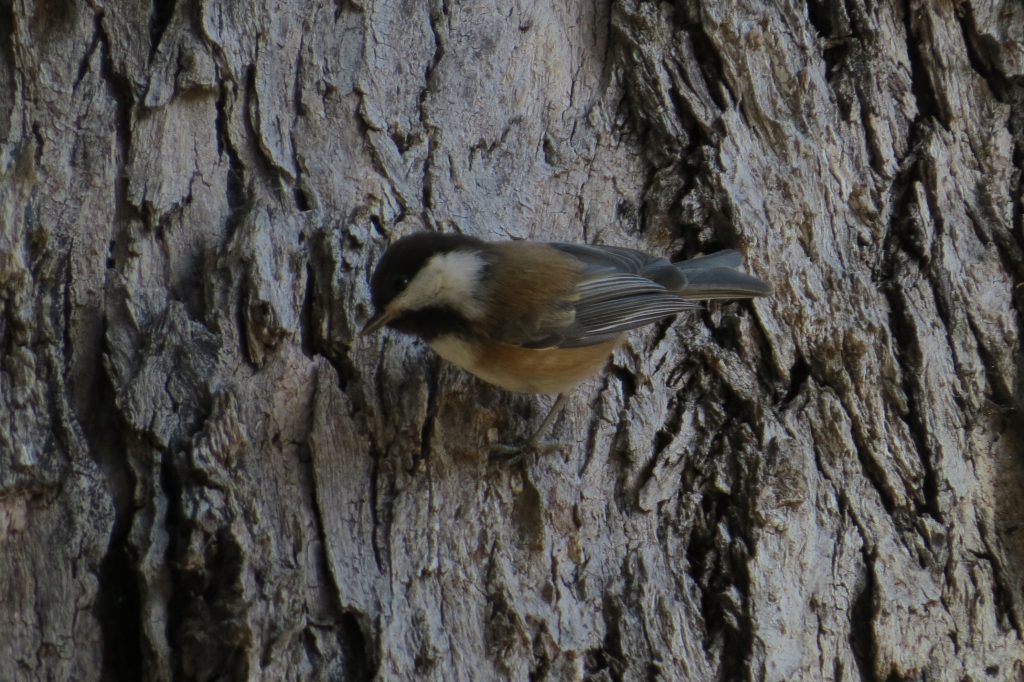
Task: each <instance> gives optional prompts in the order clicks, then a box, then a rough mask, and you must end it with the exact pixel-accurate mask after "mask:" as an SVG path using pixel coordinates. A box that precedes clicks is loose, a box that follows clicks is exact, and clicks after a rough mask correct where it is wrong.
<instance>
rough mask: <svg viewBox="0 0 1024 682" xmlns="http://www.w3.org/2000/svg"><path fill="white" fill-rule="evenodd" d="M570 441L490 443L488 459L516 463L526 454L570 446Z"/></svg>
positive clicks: (542, 452)
mask: <svg viewBox="0 0 1024 682" xmlns="http://www.w3.org/2000/svg"><path fill="white" fill-rule="evenodd" d="M571 445H572V444H571V443H565V442H561V441H552V440H540V441H529V442H526V443H494V444H493V445H491V453H490V457H489V459H490V461H492V462H505V463H508V464H516V463H518V462H521V461H522V460H523V458H524V457H526V455H528V454H546V453H549V452H557V451H559V450H564V449H566V448H568V447H570V446H571Z"/></svg>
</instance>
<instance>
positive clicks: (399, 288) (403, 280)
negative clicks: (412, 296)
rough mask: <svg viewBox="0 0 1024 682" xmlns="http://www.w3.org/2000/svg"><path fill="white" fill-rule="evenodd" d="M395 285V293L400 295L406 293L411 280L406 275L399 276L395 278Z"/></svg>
mask: <svg viewBox="0 0 1024 682" xmlns="http://www.w3.org/2000/svg"><path fill="white" fill-rule="evenodd" d="M393 284H394V287H395V293H396V294H399V293H401V292H403V291H405V288H406V287H407V286H409V278H408V277H406V276H405V275H399V276H398V277H395V281H394V282H393Z"/></svg>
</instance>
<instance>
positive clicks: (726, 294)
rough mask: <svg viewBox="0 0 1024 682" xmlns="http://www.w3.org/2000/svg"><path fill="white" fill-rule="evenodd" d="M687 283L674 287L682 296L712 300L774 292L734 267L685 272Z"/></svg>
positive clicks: (748, 296)
mask: <svg viewBox="0 0 1024 682" xmlns="http://www.w3.org/2000/svg"><path fill="white" fill-rule="evenodd" d="M684 277H685V278H686V283H685V284H684V285H683V286H681V287H677V288H674V289H673V290H672V291H673V293H675V294H677V295H679V296H681V297H682V298H688V299H694V300H710V299H716V298H754V297H755V296H767V295H769V294H770V293H772V289H771V287H769V286H768V285H767V284H765V283H764V282H762V281H761V280H759V279H758V278H757V277H754V276H752V275H748V274H747V273H745V272H740V271H738V270H733V269H732V268H711V269H708V270H697V271H695V272H687V273H685V274H684Z"/></svg>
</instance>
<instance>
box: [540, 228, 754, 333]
mask: <svg viewBox="0 0 1024 682" xmlns="http://www.w3.org/2000/svg"><path fill="white" fill-rule="evenodd" d="M551 246H553V247H554V248H556V249H559V250H560V251H563V252H565V253H568V254H570V255H572V256H574V257H575V258H576V259H577V260H579V262H580V263H581V264H582V265H583V272H582V279H581V281H580V283H579V285H578V286H577V288H576V294H577V296H578V298H577V299H576V300H575V301H573V302H572V306H573V313H574V314H573V316H572V318H571V319H572V322H571V323H569V324H566V325H563V326H560V327H559V328H557V329H547V330H544V333H542V334H540V335H538V338H534V339H532V340H530V341H528V342H527V343H524V344H523V345H525V346H527V347H531V348H550V347H556V346H557V347H561V348H573V347H579V346H589V345H593V344H597V343H601V342H603V341H608V340H611V339H613V338H615V337H616V336H618V335H619V334H621V333H622V332H625V331H628V330H630V329H635V328H637V327H642V326H644V325H647V324H651V323H653V322H657V321H658V320H661V319H664V318H666V317H669V316H671V315H675V314H677V313H680V312H682V311H684V310H692V309H693V308H699V307H700V304H698V303H696V302H695V300H701V299H709V298H749V297H751V296H758V295H762V294H765V293H767V292H768V288H767V286H766V285H765V284H764V283H762V282H761V281H760V280H758V279H757V278H755V277H751V276H749V275H746V274H744V273H742V272H738V271H737V270H735V269H734V268H736V267H738V266H739V265H740V264H741V257H740V254H739V253H738V252H736V251H719V252H718V253H713V254H710V255H708V256H702V257H700V258H694V259H692V260H688V261H682V262H679V263H671V262H669V260H668V259H666V258H661V257H656V256H650V255H648V254H645V253H643V252H641V251H634V250H633V249H625V248H621V247H615V246H589V245H581V244H561V243H552V244H551Z"/></svg>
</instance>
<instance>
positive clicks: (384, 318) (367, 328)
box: [359, 310, 395, 336]
mask: <svg viewBox="0 0 1024 682" xmlns="http://www.w3.org/2000/svg"><path fill="white" fill-rule="evenodd" d="M394 317H395V315H394V313H390V312H388V311H387V310H382V311H380V312H379V313H377V314H376V315H374V316H373V317H371V318H370V319H369V320H368V321H367V322H366V324H365V325H364V326H363V329H362V331H360V332H359V335H360V336H366V335H367V334H372V333H373V332H375V331H377V330H378V329H380V328H381V327H383V326H384V325H386V324H387V323H388V322H390V321H391V320H392V319H394Z"/></svg>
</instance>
